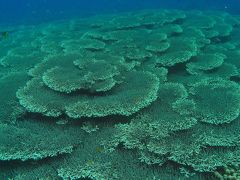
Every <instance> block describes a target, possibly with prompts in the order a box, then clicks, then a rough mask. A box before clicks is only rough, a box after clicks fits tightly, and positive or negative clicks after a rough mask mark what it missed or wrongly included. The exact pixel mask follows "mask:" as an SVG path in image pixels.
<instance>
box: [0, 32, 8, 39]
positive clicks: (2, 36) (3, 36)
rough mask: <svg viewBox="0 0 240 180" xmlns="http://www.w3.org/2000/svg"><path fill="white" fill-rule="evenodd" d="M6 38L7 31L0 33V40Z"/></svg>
mask: <svg viewBox="0 0 240 180" xmlns="http://www.w3.org/2000/svg"><path fill="white" fill-rule="evenodd" d="M8 36H9V32H7V31H4V32H1V39H7V38H8Z"/></svg>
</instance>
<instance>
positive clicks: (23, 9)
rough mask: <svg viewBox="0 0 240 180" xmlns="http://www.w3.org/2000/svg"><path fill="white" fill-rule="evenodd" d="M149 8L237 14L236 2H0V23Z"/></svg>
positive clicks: (238, 5) (238, 4)
mask: <svg viewBox="0 0 240 180" xmlns="http://www.w3.org/2000/svg"><path fill="white" fill-rule="evenodd" d="M149 8H167V9H185V10H189V9H197V10H219V11H227V12H229V13H233V14H240V0H0V24H16V23H17V24H36V23H41V22H46V21H51V20H58V19H63V18H71V17H76V16H89V15H93V14H102V13H112V12H121V11H130V10H139V9H149Z"/></svg>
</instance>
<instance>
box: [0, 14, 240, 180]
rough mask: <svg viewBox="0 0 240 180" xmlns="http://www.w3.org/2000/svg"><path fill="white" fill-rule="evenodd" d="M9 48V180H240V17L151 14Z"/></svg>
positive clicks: (68, 27) (27, 38)
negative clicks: (208, 179) (211, 178)
mask: <svg viewBox="0 0 240 180" xmlns="http://www.w3.org/2000/svg"><path fill="white" fill-rule="evenodd" d="M196 19H197V21H196ZM0 43H1V52H0V57H1V59H0V64H1V66H0V75H1V79H0V84H1V89H0V94H1V96H0V100H1V106H0V110H1V114H0V120H1V121H0V133H1V139H0V144H1V146H0V162H1V163H0V171H1V173H0V179H6V178H13V179H20V180H21V179H25V180H28V179H29V180H30V179H41V178H42V179H66V180H67V179H72V180H74V179H80V178H90V179H96V180H106V179H108V180H111V179H126V180H133V179H137V180H138V179H142V178H144V179H149V180H152V179H162V177H164V178H166V179H186V178H190V179H205V178H206V176H208V177H213V178H219V179H222V178H224V177H230V178H236V179H237V178H240V175H239V173H233V172H230V173H228V170H229V169H230V170H231V169H234V172H235V171H236V172H238V171H239V170H238V169H239V168H237V167H238V165H240V119H239V117H238V116H239V112H240V86H239V77H240V76H239V68H240V50H239V48H240V17H237V16H236V17H235V16H232V15H229V14H227V13H219V12H204V13H203V12H200V11H192V12H191V11H190V12H184V11H176V10H171V11H169V10H148V11H140V12H134V13H123V14H121V15H119V14H118V15H106V16H95V17H89V18H85V19H84V18H83V19H73V20H69V21H62V22H55V23H52V24H43V25H38V26H36V27H34V26H33V27H26V28H25V29H24V28H22V29H21V30H19V31H18V32H16V33H15V34H14V35H12V37H11V39H9V40H8V41H1V42H0Z"/></svg>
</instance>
